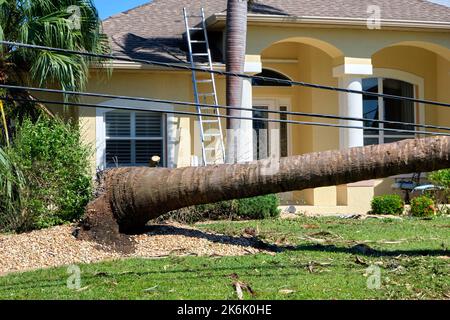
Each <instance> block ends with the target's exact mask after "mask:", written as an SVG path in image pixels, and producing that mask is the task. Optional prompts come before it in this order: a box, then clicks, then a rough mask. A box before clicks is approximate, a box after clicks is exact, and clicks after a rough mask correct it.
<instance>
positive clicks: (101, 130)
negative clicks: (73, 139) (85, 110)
mask: <svg viewBox="0 0 450 320" xmlns="http://www.w3.org/2000/svg"><path fill="white" fill-rule="evenodd" d="M98 106H99V107H98V108H96V126H95V129H96V143H95V144H96V145H95V146H96V166H97V168H98V169H100V170H103V169H106V154H105V148H106V126H105V113H106V112H108V111H112V110H113V109H109V108H108V109H107V108H101V106H122V107H130V108H136V109H138V110H144V111H145V110H146V109H148V108H151V109H156V110H174V107H173V105H171V104H166V103H156V102H145V101H130V100H120V99H112V100H108V101H104V102H102V103H99V104H98ZM173 118H174V116H173V115H168V116H167V117H165V119H166V121H165V123H164V124H163V125H164V128H163V135H164V139H163V142H164V143H163V148H164V149H165V150H164V155H165V156H164V158H165V159H166V165H167V166H168V167H169V168H172V167H174V166H175V163H174V161H175V156H174V154H175V140H176V122H175V121H173ZM174 124H175V125H174Z"/></svg>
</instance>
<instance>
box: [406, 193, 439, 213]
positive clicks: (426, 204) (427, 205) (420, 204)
mask: <svg viewBox="0 0 450 320" xmlns="http://www.w3.org/2000/svg"><path fill="white" fill-rule="evenodd" d="M435 214H436V206H435V203H434V200H433V199H431V198H430V197H427V196H420V197H417V198H414V199H412V200H411V215H412V216H414V217H431V216H434V215H435Z"/></svg>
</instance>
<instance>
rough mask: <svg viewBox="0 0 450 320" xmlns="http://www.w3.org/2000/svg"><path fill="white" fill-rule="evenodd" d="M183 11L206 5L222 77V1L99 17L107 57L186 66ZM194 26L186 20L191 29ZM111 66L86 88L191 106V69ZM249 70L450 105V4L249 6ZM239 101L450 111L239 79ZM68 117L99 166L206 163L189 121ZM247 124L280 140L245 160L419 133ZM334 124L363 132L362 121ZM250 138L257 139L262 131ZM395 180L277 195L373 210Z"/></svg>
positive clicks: (355, 1) (316, 205) (161, 3)
mask: <svg viewBox="0 0 450 320" xmlns="http://www.w3.org/2000/svg"><path fill="white" fill-rule="evenodd" d="M183 7H186V8H187V9H188V10H189V12H190V13H192V14H198V13H199V12H200V9H201V8H204V10H205V13H206V17H207V21H206V22H207V28H208V33H209V39H210V47H211V50H212V53H213V59H214V68H215V69H217V70H224V55H223V51H224V48H223V47H224V30H225V24H226V0H214V1H206V0H153V1H152V2H151V3H148V4H145V5H142V6H140V7H137V8H135V9H132V10H129V11H127V12H123V13H121V14H118V15H116V16H113V17H110V18H109V19H106V20H105V21H104V30H105V32H106V33H107V34H108V35H109V37H110V39H111V43H112V48H113V51H114V53H115V54H117V55H122V56H126V57H131V58H138V59H146V60H154V61H161V62H170V63H176V64H181V65H182V64H186V63H187V52H186V50H187V47H186V40H185V38H184V37H183V35H184V33H185V31H186V30H185V25H184V20H183V14H182V9H183ZM378 15H379V17H380V18H381V19H380V20H378V19H377V16H378ZM199 22H200V20H199V19H196V20H195V19H194V20H193V24H194V25H195V24H198V23H199ZM112 65H113V69H114V71H113V74H112V76H111V78H109V79H105V77H104V76H103V75H101V72H99V70H96V69H93V70H92V74H91V77H90V81H89V85H88V89H87V90H88V91H89V92H101V93H110V94H116V95H129V96H138V97H147V98H157V99H164V100H179V101H191V102H192V101H194V100H193V99H194V92H193V85H192V79H191V73H190V72H189V71H184V70H174V69H167V68H163V67H158V66H151V65H145V64H140V63H134V62H123V61H114V62H113V63H112ZM245 72H246V73H247V74H249V75H265V76H270V77H277V78H280V79H290V80H294V81H303V82H309V83H317V84H321V85H327V86H335V87H341V88H347V89H353V90H362V89H363V90H366V91H371V92H375V93H386V94H393V95H400V96H407V97H415V98H420V99H428V100H435V101H441V102H446V103H450V8H448V7H445V6H441V5H437V4H433V3H431V2H428V1H423V0H395V1H392V0H370V1H365V0H363V1H361V0H302V1H299V0H260V1H257V2H256V3H255V4H254V5H252V6H251V7H250V11H249V15H248V36H247V51H246V63H245ZM205 77H206V75H205ZM216 81H217V90H218V95H219V103H220V104H222V105H225V80H224V78H223V77H216ZM87 101H89V102H91V103H92V102H93V101H95V103H98V104H102V105H111V106H130V107H134V108H137V109H139V108H142V109H145V108H152V109H165V110H184V111H188V110H190V111H192V112H195V108H193V107H183V106H177V105H173V104H168V103H151V102H136V101H127V100H105V99H103V100H100V99H97V100H92V99H91V100H87ZM243 106H244V107H251V106H253V108H254V109H263V110H264V109H266V110H282V111H283V110H287V111H293V112H307V113H321V114H334V115H342V116H347V117H356V118H362V117H364V118H370V119H381V120H383V119H384V120H390V121H401V122H407V123H417V124H430V125H438V126H450V110H449V109H448V108H445V107H438V106H432V105H425V104H420V103H413V102H408V101H398V100H389V99H384V98H377V97H372V96H364V97H363V96H362V95H359V94H347V93H337V92H333V91H324V90H317V89H311V88H306V87H301V86H286V85H283V86H280V85H277V84H276V83H267V82H261V81H253V82H252V81H251V80H250V79H245V80H244V92H243ZM221 112H223V110H222V111H221ZM245 112H246V113H247V114H250V115H252V116H253V117H255V118H258V117H263V118H264V117H270V118H274V119H280V117H281V119H286V118H288V119H292V120H299V121H318V122H326V123H338V122H339V121H338V120H333V119H317V118H312V117H300V116H288V117H287V116H286V115H285V114H268V113H266V112H261V111H258V110H254V111H245ZM74 116H76V117H78V118H79V121H80V123H81V124H82V126H83V129H84V134H85V138H86V141H87V142H89V143H92V144H94V145H95V146H96V155H95V159H94V162H95V167H97V168H106V167H111V166H115V165H148V162H149V158H150V157H151V156H152V155H159V156H160V157H161V165H163V166H167V167H180V166H189V165H192V164H195V163H196V162H197V161H198V160H196V159H199V158H201V156H202V152H201V144H200V133H199V122H198V119H197V118H196V117H190V116H183V115H174V114H166V115H163V114H161V113H145V112H139V111H133V112H128V111H114V110H111V109H104V108H97V110H95V109H92V108H83V107H80V108H79V109H78V110H77V111H76V112H75V114H74ZM242 121H243V123H244V122H245V121H246V122H245V123H246V124H247V125H248V124H250V128H259V129H277V131H278V135H276V136H275V138H274V137H273V136H271V135H267V137H265V138H264V139H265V140H264V141H266V142H267V146H268V148H267V150H269V151H268V153H269V155H268V154H265V155H264V154H260V149H259V148H256V151H255V150H252V149H249V150H250V151H249V152H247V156H248V158H247V160H252V159H257V158H262V157H265V156H270V152H271V150H278V152H279V155H281V156H287V155H298V154H304V153H309V152H316V151H325V150H332V149H339V148H348V147H355V146H362V145H369V144H377V143H388V142H393V141H397V140H400V139H405V138H413V137H415V135H414V133H412V134H411V133H404V132H400V133H398V132H388V131H377V130H375V129H374V130H370V129H367V130H361V129H348V128H347V129H345V128H333V127H323V126H307V125H294V124H289V125H288V124H285V123H270V124H269V123H267V122H263V121H258V120H254V121H253V123H252V121H250V120H242ZM341 124H344V125H357V126H360V125H361V122H358V121H341ZM223 125H224V126H225V119H223ZM364 125H365V126H367V127H372V128H374V127H376V126H378V125H380V126H382V125H383V124H378V123H373V122H370V121H367V123H364ZM385 126H386V127H388V128H389V126H391V128H392V126H393V125H392V124H391V125H388V124H386V125H385ZM394 128H395V125H394ZM397 128H399V127H397ZM403 128H405V127H403ZM408 128H409V129H411V130H412V129H414V126H411V127H409V126H408V127H406V129H408ZM418 130H421V129H420V128H419V129H418ZM253 138H254V137H253ZM256 138H257V141H261V137H260V136H257V137H256ZM250 139H252V138H251V137H250ZM247 151H248V150H247ZM394 180H395V177H393V178H389V179H382V180H370V181H362V182H358V183H353V184H348V185H341V186H332V187H325V188H317V189H311V190H303V191H301V192H293V193H289V194H285V195H283V201H284V202H285V203H291V204H295V205H298V206H299V207H300V209H302V210H307V211H310V212H315V213H322V212H333V213H353V212H362V211H368V210H369V204H370V201H371V199H372V198H373V196H374V195H381V194H386V193H392V192H394V191H393V189H392V188H391V185H392V184H393V182H394Z"/></svg>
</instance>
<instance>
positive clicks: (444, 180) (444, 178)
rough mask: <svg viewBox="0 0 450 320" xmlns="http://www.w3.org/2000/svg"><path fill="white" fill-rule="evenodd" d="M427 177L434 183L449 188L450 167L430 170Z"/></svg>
mask: <svg viewBox="0 0 450 320" xmlns="http://www.w3.org/2000/svg"><path fill="white" fill-rule="evenodd" d="M428 178H429V179H430V180H431V181H432V182H433V183H435V184H437V185H439V186H441V187H444V188H445V189H450V169H444V170H439V171H435V172H432V173H430V174H429V175H428Z"/></svg>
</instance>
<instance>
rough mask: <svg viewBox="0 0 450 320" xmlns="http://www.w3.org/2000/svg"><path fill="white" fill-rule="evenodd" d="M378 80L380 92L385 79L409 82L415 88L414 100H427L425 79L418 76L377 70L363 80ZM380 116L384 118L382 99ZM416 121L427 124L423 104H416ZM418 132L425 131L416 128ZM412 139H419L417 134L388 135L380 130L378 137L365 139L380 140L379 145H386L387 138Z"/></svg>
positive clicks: (381, 100)
mask: <svg viewBox="0 0 450 320" xmlns="http://www.w3.org/2000/svg"><path fill="white" fill-rule="evenodd" d="M370 78H377V79H378V92H379V93H383V89H384V88H383V80H384V79H393V80H398V81H403V82H407V83H409V84H411V85H413V87H414V98H418V99H424V98H425V86H424V83H425V81H424V79H423V78H421V77H419V76H416V75H414V74H412V73H408V72H405V71H401V70H396V69H387V68H375V69H374V70H373V74H372V75H369V76H366V77H364V78H363V79H370ZM378 114H379V119H383V118H384V99H383V98H382V97H379V98H378ZM414 120H415V123H416V124H417V123H419V124H425V106H424V104H423V103H414ZM379 126H380V128H383V127H384V124H383V123H380V124H379ZM414 130H416V131H424V128H415V129H414ZM412 137H417V134H411V135H396V134H395V133H394V132H393V134H386V133H385V132H384V131H382V130H380V131H379V134H378V135H366V134H364V138H378V143H379V144H382V143H384V140H385V138H394V139H395V138H399V139H408V138H412Z"/></svg>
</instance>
